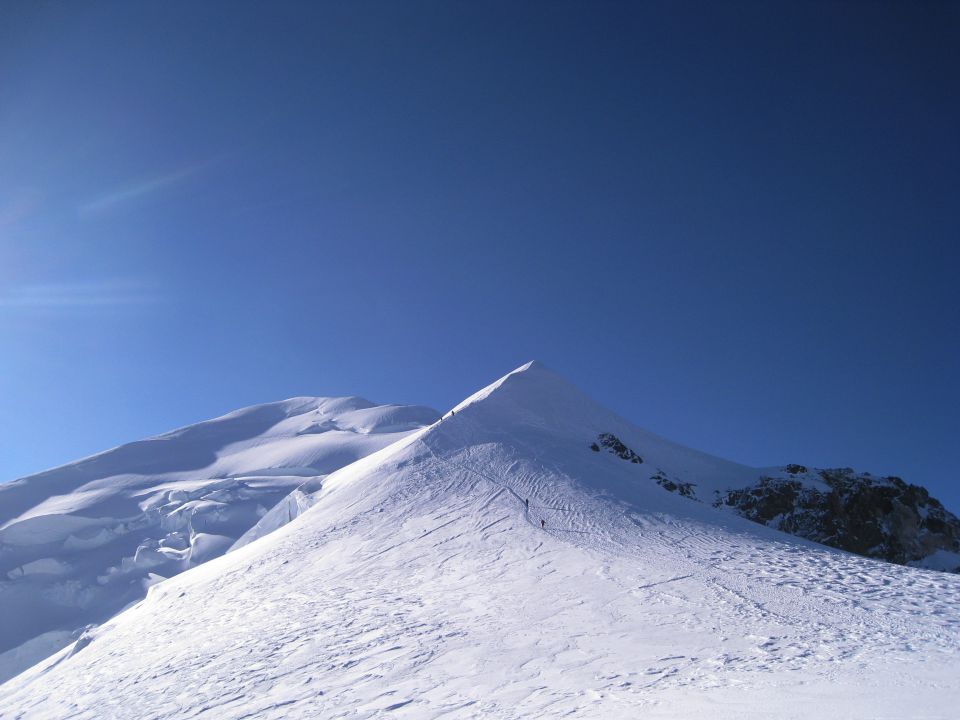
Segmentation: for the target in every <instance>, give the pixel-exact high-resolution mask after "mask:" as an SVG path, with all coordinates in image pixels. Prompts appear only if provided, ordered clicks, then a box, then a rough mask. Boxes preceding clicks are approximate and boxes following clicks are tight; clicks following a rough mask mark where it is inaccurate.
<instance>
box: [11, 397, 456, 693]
mask: <svg viewBox="0 0 960 720" xmlns="http://www.w3.org/2000/svg"><path fill="white" fill-rule="evenodd" d="M437 417H438V414H437V413H436V412H435V411H434V410H430V409H429V408H423V407H413V406H398V405H374V404H373V403H371V402H369V401H367V400H364V399H362V398H356V397H346V398H312V397H311V398H307V397H301V398H293V399H291V400H286V401H283V402H278V403H270V404H267V405H258V406H256V407H250V408H246V409H244V410H238V411H237V412H233V413H230V414H229V415H224V416H223V417H221V418H217V419H215V420H210V421H208V422H203V423H199V424H197V425H191V426H189V427H185V428H181V429H179V430H175V431H173V432H170V433H167V434H165V435H160V436H158V437H155V438H151V439H149V440H143V441H141V442H135V443H130V444H128V445H123V446H121V447H118V448H115V449H113V450H109V451H107V452H104V453H100V454H99V455H94V456H92V457H89V458H86V459H84V460H81V461H79V462H76V463H72V464H70V465H64V466H63V467H59V468H56V469H54V470H50V471H47V472H44V473H40V474H38V475H33V476H30V477H26V478H23V479H21V480H16V481H14V482H10V483H4V484H2V485H0V617H2V618H4V620H3V622H2V624H0V682H2V681H3V680H6V679H7V678H9V677H12V676H13V675H15V674H17V673H18V672H20V671H22V670H24V669H26V668H27V667H29V666H30V665H32V664H33V663H35V662H37V661H38V660H41V659H43V658H44V657H47V656H48V655H49V654H50V653H52V652H55V651H56V650H59V649H60V648H62V647H64V646H65V645H67V644H68V643H70V642H72V641H73V640H75V639H76V637H77V636H78V635H79V634H80V632H81V631H82V630H83V628H84V627H85V626H87V625H89V624H91V623H101V622H103V621H104V620H106V619H107V618H109V617H111V616H112V615H114V614H115V613H116V612H117V611H118V610H120V609H121V608H122V607H124V606H125V605H128V604H129V603H131V602H134V601H136V600H140V599H141V598H142V597H143V596H144V595H145V594H146V590H147V588H148V587H149V586H150V585H152V584H153V583H156V582H159V581H160V580H162V579H164V578H168V577H171V576H172V575H175V574H177V573H179V572H182V571H183V570H186V569H188V568H191V567H194V566H196V565H199V564H201V563H203V562H206V561H207V560H210V559H211V558H214V557H217V556H219V555H222V554H223V553H224V552H225V551H226V550H227V549H228V548H229V547H230V546H231V545H232V544H233V543H234V542H236V541H237V539H238V538H240V537H241V536H243V535H244V534H245V533H247V532H256V530H255V529H254V528H262V527H263V525H262V523H261V521H262V520H263V519H264V516H267V515H269V513H270V509H271V508H273V507H274V506H275V505H276V504H277V503H278V502H280V501H282V500H283V499H284V498H285V497H286V496H287V495H288V494H289V493H290V492H291V491H294V492H297V490H296V489H297V488H301V487H302V488H304V489H307V490H309V489H312V488H315V487H319V485H320V483H322V480H323V478H324V477H325V476H326V475H327V474H329V473H331V472H333V471H334V470H337V469H339V468H342V467H344V466H346V465H349V464H350V463H352V462H354V461H355V460H357V459H359V458H362V457H364V456H366V455H369V454H370V453H371V452H374V451H376V450H379V449H381V448H383V447H386V446H387V445H390V444H391V443H394V442H396V441H397V440H398V439H400V438H402V437H405V436H406V435H407V434H409V433H410V432H412V431H414V430H417V429H419V428H421V427H424V426H425V425H429V424H430V423H432V422H434V421H435V420H436V419H437ZM301 492H302V491H301ZM266 519H267V520H268V521H270V520H271V518H266ZM279 524H280V523H279V522H277V521H276V520H274V521H273V526H274V527H276V526H279ZM14 619H15V621H14Z"/></svg>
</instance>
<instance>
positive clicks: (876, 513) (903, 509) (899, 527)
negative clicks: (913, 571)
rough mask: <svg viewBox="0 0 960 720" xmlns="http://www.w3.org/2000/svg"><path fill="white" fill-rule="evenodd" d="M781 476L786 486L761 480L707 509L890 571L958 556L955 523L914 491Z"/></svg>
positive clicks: (792, 470) (835, 478) (838, 472)
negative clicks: (727, 511)
mask: <svg viewBox="0 0 960 720" xmlns="http://www.w3.org/2000/svg"><path fill="white" fill-rule="evenodd" d="M784 470H785V471H786V472H787V473H788V474H789V475H791V477H790V478H772V477H762V478H760V480H759V481H758V482H757V484H756V485H754V486H752V487H747V488H741V489H737V490H731V491H729V492H727V494H726V495H722V496H720V497H718V498H717V500H716V502H715V503H714V504H715V505H717V506H721V505H726V506H728V507H731V508H733V509H734V510H736V512H737V513H738V514H740V515H742V516H744V517H745V518H747V519H749V520H753V521H754V522H758V523H761V524H764V525H768V526H770V527H774V528H776V529H778V530H782V531H784V532H788V533H790V534H792V535H799V536H800V537H804V538H807V539H808V540H814V541H816V542H820V543H823V544H825V545H830V546H831V547H835V548H839V549H841V550H847V551H849V552H853V553H857V554H859V555H865V556H867V557H873V558H879V559H882V560H888V561H890V562H894V563H900V564H907V563H912V562H917V561H921V560H923V559H924V558H927V557H929V556H930V555H932V554H934V553H935V552H937V551H938V550H945V551H947V552H953V553H957V552H960V519H958V518H957V517H956V516H955V515H953V514H952V513H950V512H948V511H947V510H946V509H945V508H944V507H943V505H942V504H941V503H940V502H939V501H938V500H936V499H935V498H932V497H930V494H929V493H928V492H927V490H926V489H924V488H922V487H920V486H918V485H910V484H908V483H905V482H904V481H903V480H901V479H900V478H898V477H893V476H890V477H882V478H878V477H873V476H871V475H869V474H868V473H855V472H854V471H853V470H851V469H850V468H839V469H833V470H820V471H819V472H817V473H816V474H815V475H814V474H813V473H811V472H809V471H808V470H807V469H806V468H804V467H803V466H799V465H788V466H787V467H786V468H784ZM797 475H800V476H803V477H802V479H794V477H795V476H797ZM955 571H960V567H958V568H956V569H955Z"/></svg>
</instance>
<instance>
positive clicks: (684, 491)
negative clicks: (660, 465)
mask: <svg viewBox="0 0 960 720" xmlns="http://www.w3.org/2000/svg"><path fill="white" fill-rule="evenodd" d="M650 479H651V480H653V481H654V482H656V483H657V485H659V486H660V487H662V488H663V489H664V490H669V491H670V492H673V493H679V494H680V495H682V496H683V497H685V498H690V499H691V500H696V499H697V493H696V491H695V490H694V488H695V487H696V484H695V483H688V482H681V481H680V480H671V479H670V478H668V477H667V476H666V475H665V474H664V472H663V470H657V472H656V473H654V474H653V475H651V476H650Z"/></svg>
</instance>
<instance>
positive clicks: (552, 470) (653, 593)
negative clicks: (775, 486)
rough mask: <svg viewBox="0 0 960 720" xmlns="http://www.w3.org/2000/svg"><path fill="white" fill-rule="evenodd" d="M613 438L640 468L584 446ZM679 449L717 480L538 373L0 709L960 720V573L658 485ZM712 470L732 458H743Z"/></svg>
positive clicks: (512, 383)
mask: <svg viewBox="0 0 960 720" xmlns="http://www.w3.org/2000/svg"><path fill="white" fill-rule="evenodd" d="M601 433H611V434H613V435H616V437H618V438H620V439H621V440H622V442H623V443H624V444H625V445H627V446H629V447H630V448H633V449H634V450H635V451H636V452H637V453H638V454H639V455H640V456H642V457H643V460H644V462H643V463H634V462H631V461H629V460H627V461H625V460H624V459H622V458H621V457H618V456H616V455H614V454H611V453H605V452H594V451H593V450H591V448H590V443H591V442H592V441H593V440H594V439H595V438H596V437H597V436H598V435H600V434H601ZM671 458H672V460H671V462H674V465H673V466H671V467H669V469H670V471H671V472H674V473H677V474H682V475H683V476H684V477H687V478H689V481H690V482H696V483H698V484H703V485H708V484H709V483H710V482H715V480H711V478H715V477H716V475H715V473H714V471H711V470H710V468H709V462H708V461H707V460H706V459H705V458H704V456H701V455H699V454H693V455H685V454H684V453H683V452H682V451H681V450H677V449H675V448H673V447H671V446H667V447H665V448H664V447H659V446H658V444H657V442H656V438H655V436H651V435H650V434H648V433H645V432H644V431H642V430H639V429H637V428H633V427H632V426H630V425H629V423H627V422H626V421H624V420H622V419H621V418H619V417H617V416H616V415H614V414H613V413H610V412H609V411H607V410H605V409H604V408H602V407H600V406H598V405H597V404H595V403H593V402H592V401H590V400H589V398H587V397H586V396H584V395H583V394H582V393H580V392H579V391H578V390H576V389H575V388H573V387H572V386H570V385H569V384H568V383H566V382H565V381H563V380H562V379H561V378H559V377H557V376H556V375H555V374H553V373H552V372H550V371H548V370H546V369H545V368H543V367H542V366H539V365H530V366H525V367H524V368H522V369H521V370H519V371H516V372H514V373H512V374H510V375H508V376H507V377H505V378H503V379H502V380H501V381H498V382H497V383H495V384H494V385H493V386H490V387H489V388H486V389H485V390H484V391H482V392H481V393H478V394H477V395H475V396H473V397H472V398H471V399H469V400H468V401H467V402H465V403H462V404H461V405H460V406H458V407H457V408H455V414H453V415H449V416H447V417H445V418H444V419H443V420H442V421H441V422H440V423H438V424H434V425H432V426H430V427H427V428H424V429H421V430H419V431H416V432H413V433H411V434H409V435H407V436H406V437H404V438H403V439H401V440H399V441H398V442H396V443H394V444H392V445H390V446H387V447H385V448H384V449H382V450H379V451H378V452H375V453H373V454H370V455H368V456H367V457H365V458H363V459H361V460H359V461H357V462H355V463H352V464H350V465H348V466H346V467H344V468H342V469H341V470H338V471H336V472H333V473H331V474H330V475H328V476H327V477H326V478H325V479H324V480H323V481H322V483H321V486H320V488H319V489H318V490H316V491H315V492H314V493H313V494H312V496H311V504H312V507H310V508H309V509H308V510H307V511H306V512H304V513H303V514H301V515H300V516H299V517H297V518H296V519H294V520H293V521H292V522H290V523H288V524H286V525H285V526H283V527H280V528H279V529H277V530H276V531H274V532H272V533H270V534H268V535H266V536H264V537H262V538H261V539H259V540H257V541H256V542H252V543H250V544H247V545H245V546H244V547H240V548H239V549H237V550H235V551H234V552H231V553H229V554H227V555H224V556H222V557H219V558H217V559H215V560H212V561H211V562H209V563H206V564H204V565H202V566H200V567H198V568H195V569H193V570H190V571H189V572H186V573H183V574H182V575H179V576H178V577H175V578H172V579H170V580H167V581H165V582H163V583H160V584H158V585H156V586H155V587H153V588H152V589H151V592H150V593H149V595H148V597H147V599H146V600H144V601H143V602H141V603H139V604H137V605H136V606H134V607H132V608H131V609H129V610H127V611H126V612H124V613H122V614H120V615H118V616H117V617H115V618H113V619H112V620H110V621H109V622H107V623H106V624H104V625H103V626H101V627H100V628H97V629H95V630H91V631H90V632H89V633H88V634H87V635H86V636H85V638H84V640H83V642H82V643H77V645H76V646H75V648H74V650H73V651H71V649H70V648H66V649H64V650H63V651H61V652H60V653H58V654H57V655H55V656H53V657H51V658H49V659H48V660H46V661H44V662H42V663H40V664H39V665H37V666H36V667H34V668H32V669H30V670H29V671H27V672H26V673H24V674H22V675H20V676H19V677H17V678H15V679H13V680H12V681H10V682H8V683H6V684H5V685H3V686H0V707H3V708H5V709H6V710H7V712H8V714H10V715H11V716H12V717H58V718H59V717H76V718H93V717H103V716H110V717H130V718H134V717H147V716H151V717H153V716H162V717H184V718H185V717H194V716H196V715H198V714H200V713H203V714H204V715H205V716H207V717H224V718H239V717H264V718H272V717H275V718H280V717H316V718H338V717H351V718H352V717H361V718H362V717H369V718H372V717H380V716H382V715H383V714H384V713H386V712H390V713H395V714H396V716H397V717H417V718H435V717H458V718H459V717H477V718H480V717H483V718H490V717H494V718H515V717H561V716H568V715H570V714H577V715H578V716H582V717H624V718H633V717H637V716H640V715H642V716H643V717H652V718H657V717H673V718H687V717H697V716H700V715H704V714H706V713H709V714H710V715H711V716H712V717H721V718H722V717H730V718H733V717H737V718H741V717H757V718H760V717H762V718H770V717H778V718H789V717H808V716H810V715H812V714H815V715H816V716H817V717H818V718H829V717H836V718H851V717H926V718H947V717H950V715H951V713H952V712H953V711H954V709H955V707H956V703H957V702H958V701H960V683H958V680H957V678H958V677H960V672H958V671H960V577H957V576H953V575H948V574H943V573H935V572H928V571H923V570H916V569H911V568H906V567H902V566H896V565H891V564H887V563H882V562H877V561H873V560H869V559H865V558H861V557H857V556H853V555H849V554H847V553H842V552H838V551H834V550H830V549H828V548H824V547H823V546H818V545H815V544H813V543H810V542H807V541H804V540H800V539H797V538H792V537H790V536H787V535H784V534H783V533H780V532H777V531H775V530H773V529H770V528H767V527H765V526H762V525H758V524H756V523H751V522H749V521H747V520H744V519H742V518H739V517H737V516H735V515H732V514H729V513H722V512H718V511H717V510H716V509H714V508H713V507H711V506H710V505H709V504H707V503H701V502H692V501H690V500H689V499H687V498H684V497H681V496H680V495H679V494H675V493H670V492H665V491H664V490H663V488H661V487H659V486H658V485H657V484H656V483H652V482H650V480H649V474H650V470H651V467H650V466H651V465H652V464H654V463H656V464H658V465H659V464H663V465H667V460H668V459H671ZM683 461H685V462H686V464H682V463H683ZM717 462H719V463H720V465H719V466H718V470H717V471H716V472H718V473H720V474H721V475H723V474H728V476H729V477H731V478H733V477H736V476H737V475H738V473H739V472H740V470H739V469H738V468H739V467H740V466H736V465H735V464H732V463H730V464H727V463H725V461H717ZM744 472H746V471H744ZM753 477H754V478H755V477H756V476H755V475H754V476H753ZM724 482H726V480H724ZM527 500H529V508H528V507H527V502H526V501H527ZM541 519H543V520H544V521H545V522H546V527H545V529H543V530H541V529H540V520H541ZM814 698H815V699H816V705H815V706H814V705H811V704H810V702H811V700H812V699H814Z"/></svg>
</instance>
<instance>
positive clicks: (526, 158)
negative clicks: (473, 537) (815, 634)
mask: <svg viewBox="0 0 960 720" xmlns="http://www.w3.org/2000/svg"><path fill="white" fill-rule="evenodd" d="M958 88H960V5H957V4H956V3H953V4H948V3H942V4H941V3H932V2H931V3H908V2H898V3H892V4H885V3H882V2H873V1H871V2H865V3H850V2H846V3H839V2H838V3H817V2H798V3H795V4H790V3H771V2H766V1H764V2H757V3H736V2H730V3H727V2H724V3H715V2H702V3H684V2H670V3H666V2H665V3H639V2H638V3H622V4H620V3H602V2H581V3H565V2H550V3H535V2H525V3H517V2H504V3H495V2H474V3H467V2H449V1H447V0H443V1H439V2H386V3H375V2H357V3H353V2H328V3H321V2H309V3H307V2H304V3H292V2H287V3H274V2H269V3H268V2H261V3H243V2H237V1H235V0H230V1H229V2H222V3H217V2H212V1H208V2H202V3H195V2H135V3H129V2H112V3H111V2H99V3H98V2H70V3H67V2H56V3H45V2H34V1H33V0H29V1H27V0H24V1H23V2H16V1H14V2H5V3H3V4H2V6H0V480H3V479H12V478H14V477H18V476H21V475H24V474H28V473H31V472H36V471H39V470H42V469H45V468H47V467H50V466H53V465H56V464H60V463H63V462H66V461H70V460H73V459H76V458H78V457H80V456H83V455H86V454H90V453H93V452H96V451H100V450H103V449H106V448H108V447H110V446H113V445H116V444H119V443H121V442H125V441H129V440H134V439H137V438H140V437H144V436H147V435H150V434H154V433H158V432H162V431H165V430H168V429H171V428H174V427H176V426H179V425H183V424H187V423H191V422H195V421H198V420H202V419H206V418H209V417H212V416H215V415H219V414H222V413H224V412H227V411H229V410H232V409H235V408H238V407H241V406H245V405H249V404H253V403H259V402H265V401H270V400H276V399H281V398H285V397H288V396H292V395H340V394H358V395H363V396H365V397H368V398H370V399H371V400H375V401H378V402H410V403H422V404H428V405H433V406H435V407H437V408H440V409H445V408H448V407H450V406H451V405H452V404H454V403H456V402H458V401H459V400H461V399H463V397H465V396H466V395H468V394H470V393H472V392H473V391H474V390H476V389H477V388H479V387H481V386H483V385H485V384H486V383H488V382H490V381H491V380H493V379H495V378H497V377H499V376H500V375H502V374H504V373H505V372H507V371H509V370H511V369H513V368H514V367H516V366H518V365H520V364H522V363H523V362H525V361H527V360H529V359H532V358H536V359H539V360H542V361H543V362H545V363H546V364H547V365H548V366H550V367H552V368H554V369H555V370H557V371H559V372H561V373H563V374H565V375H566V376H567V377H569V378H570V379H571V380H573V381H574V382H575V383H577V384H578V385H580V386H581V387H582V388H583V389H585V390H586V391H587V392H588V393H590V394H591V395H593V396H594V397H595V398H596V399H598V400H600V401H601V402H603V403H605V404H607V405H608V406H610V407H612V408H613V409H615V410H617V411H618V412H620V413H621V414H622V415H625V416H626V417H628V418H630V419H631V420H633V421H635V422H636V423H637V424H639V425H641V426H644V427H647V428H648V429H650V430H653V431H654V432H658V433H660V434H662V435H665V436H667V437H670V438H671V439H674V440H677V441H679V442H683V443H685V444H688V445H691V446H694V447H697V448H700V449H703V450H706V451H709V452H712V453H715V454H718V455H721V456H724V457H728V458H731V459H734V460H738V461H741V462H745V463H749V464H754V465H772V464H778V465H779V464H784V463H788V462H802V463H809V464H814V465H821V466H847V465H849V466H854V467H857V468H858V469H861V470H869V471H872V472H876V473H895V474H899V475H902V476H903V477H904V478H905V479H907V480H909V481H912V482H917V483H921V484H924V485H927V486H928V487H929V488H931V490H932V491H933V492H934V494H936V495H938V496H940V497H941V498H942V499H944V500H945V501H946V502H947V504H948V506H949V507H952V509H953V510H954V511H960V488H958V478H960V472H958V470H957V467H958V458H960V442H958V437H957V436H958V431H960V379H958V374H960V373H958V371H960V289H958V288H960V279H958V274H960V272H958V270H960V249H958V240H960V99H958V98H960V91H958Z"/></svg>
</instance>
